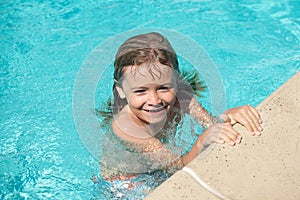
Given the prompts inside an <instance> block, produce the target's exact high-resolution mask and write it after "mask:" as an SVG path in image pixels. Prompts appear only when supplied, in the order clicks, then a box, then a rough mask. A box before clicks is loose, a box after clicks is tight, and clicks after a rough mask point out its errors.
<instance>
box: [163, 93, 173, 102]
mask: <svg viewBox="0 0 300 200" xmlns="http://www.w3.org/2000/svg"><path fill="white" fill-rule="evenodd" d="M161 98H162V99H163V100H164V101H166V102H168V103H170V104H171V103H173V102H175V100H176V94H175V92H168V93H164V94H162V96H161Z"/></svg>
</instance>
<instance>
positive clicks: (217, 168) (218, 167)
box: [144, 71, 300, 200]
mask: <svg viewBox="0 0 300 200" xmlns="http://www.w3.org/2000/svg"><path fill="white" fill-rule="evenodd" d="M297 85H298V87H297ZM299 85H300V71H299V72H297V73H296V74H295V75H294V76H292V77H291V78H290V79H289V80H288V81H286V82H285V83H284V84H283V85H281V86H280V87H279V88H278V89H277V90H276V91H274V92H273V93H272V94H271V95H270V96H269V97H267V98H266V99H265V100H264V101H263V102H261V103H260V104H259V105H258V106H257V107H256V108H257V109H258V110H259V112H260V113H261V116H262V119H263V121H264V123H263V128H264V131H263V132H262V135H261V136H259V137H256V136H250V134H249V133H248V132H247V131H246V130H245V128H244V127H242V126H240V125H235V126H234V128H235V129H236V130H237V131H239V132H240V133H241V134H242V136H243V141H242V143H241V144H239V145H236V146H235V147H230V146H228V145H216V146H215V147H214V149H213V150H212V151H211V152H210V153H209V154H208V155H207V156H205V157H201V156H199V157H197V158H196V159H194V160H193V161H192V162H190V163H189V164H188V165H187V166H186V167H184V168H183V169H182V170H179V171H178V172H176V173H175V174H174V175H173V176H171V177H170V178H169V179H168V180H166V181H165V182H164V183H163V184H161V185H160V186H159V187H157V188H156V189H155V190H154V191H152V192H151V193H150V194H149V195H148V196H147V197H146V198H144V199H145V200H158V199H159V200H161V199H169V200H170V199H177V200H180V199H197V200H198V199H199V200H201V199H205V200H216V199H243V200H244V199H245V200H248V199H249V200H250V199H251V200H252V199H256V200H260V199H261V200H267V199H272V200H276V199H285V200H289V199H300V167H298V168H297V167H296V166H300V119H299V116H298V115H299V113H300V102H299V101H300V100H299V98H300V88H299ZM199 166H201V167H199Z"/></svg>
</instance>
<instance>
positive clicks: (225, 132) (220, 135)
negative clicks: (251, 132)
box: [209, 123, 242, 146]
mask: <svg viewBox="0 0 300 200" xmlns="http://www.w3.org/2000/svg"><path fill="white" fill-rule="evenodd" d="M209 132H210V136H209V140H210V141H211V142H215V143H219V144H224V143H227V144H229V145H231V146H234V145H236V144H239V143H241V140H242V137H241V135H240V134H239V133H238V132H237V131H235V130H234V129H233V128H232V126H231V124H230V123H218V124H215V125H213V126H212V127H211V130H210V131H209Z"/></svg>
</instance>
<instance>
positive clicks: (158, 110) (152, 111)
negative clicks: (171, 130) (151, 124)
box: [146, 107, 164, 113]
mask: <svg viewBox="0 0 300 200" xmlns="http://www.w3.org/2000/svg"><path fill="white" fill-rule="evenodd" d="M163 109H164V107H162V108H160V109H156V110H146V111H147V112H151V113H155V112H160V111H162V110H163Z"/></svg>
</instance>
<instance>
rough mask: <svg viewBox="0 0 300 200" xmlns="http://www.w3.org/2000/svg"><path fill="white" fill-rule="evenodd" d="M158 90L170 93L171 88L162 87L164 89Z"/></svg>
mask: <svg viewBox="0 0 300 200" xmlns="http://www.w3.org/2000/svg"><path fill="white" fill-rule="evenodd" d="M158 90H159V91H161V92H168V91H169V90H170V87H167V86H162V87H160V88H158Z"/></svg>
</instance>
